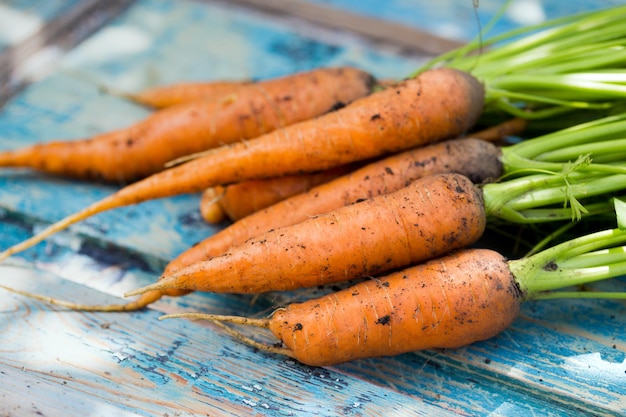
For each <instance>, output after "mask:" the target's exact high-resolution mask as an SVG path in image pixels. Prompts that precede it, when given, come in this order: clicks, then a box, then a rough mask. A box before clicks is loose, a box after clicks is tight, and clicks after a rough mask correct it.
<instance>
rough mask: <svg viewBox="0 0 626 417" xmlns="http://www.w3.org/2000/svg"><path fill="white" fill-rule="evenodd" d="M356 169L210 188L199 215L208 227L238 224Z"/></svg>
mask: <svg viewBox="0 0 626 417" xmlns="http://www.w3.org/2000/svg"><path fill="white" fill-rule="evenodd" d="M355 166H356V164H348V165H342V166H339V167H336V168H331V169H327V170H325V171H321V172H315V173H312V174H300V175H287V176H283V177H276V178H268V179H261V180H249V181H243V182H239V183H236V184H231V185H227V186H216V187H211V188H207V189H206V190H205V191H204V192H203V193H202V196H201V198H200V214H202V218H203V219H204V220H205V221H206V222H208V223H219V222H221V221H223V220H224V219H226V218H228V219H229V220H239V219H241V218H244V217H246V216H248V215H250V214H252V213H254V212H257V211H259V210H262V209H264V208H266V207H269V206H271V205H272V204H274V203H277V202H279V201H282V200H285V199H286V198H288V197H291V196H293V195H296V194H300V193H303V192H306V191H308V190H310V189H311V188H312V187H315V186H316V185H320V184H323V183H325V182H328V181H330V180H332V179H335V178H337V177H339V176H341V175H343V174H346V173H348V172H349V171H350V170H352V169H354V168H355Z"/></svg>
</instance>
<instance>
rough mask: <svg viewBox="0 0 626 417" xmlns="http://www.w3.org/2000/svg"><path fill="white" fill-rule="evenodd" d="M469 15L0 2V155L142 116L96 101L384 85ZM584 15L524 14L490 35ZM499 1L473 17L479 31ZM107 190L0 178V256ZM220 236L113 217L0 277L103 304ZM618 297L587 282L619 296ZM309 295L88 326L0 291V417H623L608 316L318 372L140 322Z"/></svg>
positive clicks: (176, 326)
mask: <svg viewBox="0 0 626 417" xmlns="http://www.w3.org/2000/svg"><path fill="white" fill-rule="evenodd" d="M471 3H472V2H470V1H469V0H468V1H464V0H440V1H438V2H429V1H427V0H415V1H412V2H408V1H402V0H393V1H387V2H375V1H369V2H367V1H366V2H363V1H354V0H352V1H350V0H333V1H321V0H318V1H314V0H310V1H304V0H283V1H278V0H273V1H269V0H268V1H261V0H239V1H235V2H226V1H224V2H222V1H183V0H181V1H175V0H135V1H133V0H116V1H107V2H100V1H96V0H47V1H43V0H39V1H27V0H17V1H12V0H0V80H1V81H2V84H1V87H0V102H1V103H4V105H3V107H1V108H0V149H9V148H16V147H19V146H23V145H26V144H29V143H35V142H44V141H49V140H52V139H56V138H79V137H82V136H86V135H89V134H93V133H98V132H102V131H106V130H110V129H113V128H116V127H121V126H125V125H128V124H130V123H132V122H133V121H136V120H139V119H140V118H142V117H143V116H145V115H146V114H147V111H146V110H145V109H143V108H140V107H138V106H135V105H132V104H130V103H129V102H127V101H125V100H123V99H122V98H120V97H118V96H116V95H114V94H107V93H103V92H102V89H101V87H108V88H110V89H115V90H119V91H134V90H137V89H140V88H142V87H145V86H149V85H154V84H161V83H167V82H172V81H180V80H199V79H215V78H250V77H252V78H259V79H261V78H268V77H274V76H279V75H283V74H287V73H291V72H295V71H300V70H305V69H309V68H313V67H318V66H331V65H341V64H350V65H356V66H359V67H362V68H364V69H366V70H369V71H371V72H372V73H374V74H375V75H376V76H378V77H381V78H391V77H396V78H399V77H402V76H404V75H406V74H408V73H410V72H411V71H412V70H414V69H415V68H417V67H418V66H419V65H420V63H422V62H424V61H425V60H426V59H428V58H429V57H431V56H432V55H433V54H437V53H440V52H443V51H444V50H446V49H448V48H450V47H452V46H454V45H456V44H459V42H463V41H466V40H468V39H469V38H471V37H472V36H474V34H475V32H476V30H477V20H476V17H475V12H474V10H473V9H472V4H471ZM519 3H520V4H521V3H522V2H521V1H520V2H519ZM541 3H543V6H541ZM587 3H588V2H583V1H568V2H561V1H558V0H553V1H551V2H540V1H536V2H535V1H533V2H530V1H529V2H526V3H524V4H525V6H523V7H524V8H523V9H517V12H516V13H512V14H511V15H508V16H506V17H505V19H503V20H502V22H501V24H500V25H499V26H497V27H496V28H495V29H494V30H495V31H502V30H505V29H507V28H510V27H512V26H515V25H520V24H526V23H529V22H530V21H532V20H533V19H535V20H536V19H540V18H542V17H554V16H557V15H563V14H567V13H571V12H574V11H577V10H582V9H584V8H585V7H589V5H588V4H587ZM596 3H597V4H594V6H598V7H599V6H607V5H610V4H611V2H609V1H605V2H599V1H598V2H596ZM613 3H617V2H613ZM383 4H384V5H385V6H384V7H383ZM498 4H499V2H496V1H486V0H485V1H481V2H480V7H479V9H478V16H479V18H480V20H481V22H482V24H485V22H486V20H487V19H488V18H489V17H490V16H492V15H493V13H495V10H496V8H497V5H498ZM533 7H534V8H533ZM542 7H543V8H542ZM520 10H521V11H520ZM114 189H115V187H111V186H104V185H94V184H86V183H81V182H76V181H69V180H63V179H59V178H51V177H46V176H44V175H39V174H36V173H33V172H30V171H25V170H2V171H0V249H4V248H6V247H8V246H10V245H13V244H15V243H17V242H19V241H21V240H23V239H25V238H27V237H28V236H30V235H32V233H33V232H34V231H36V230H39V229H40V228H41V227H43V226H45V225H47V224H49V223H50V222H53V221H55V220H58V219H60V218H61V217H63V216H65V215H67V214H69V213H72V212H74V211H76V210H77V209H79V208H82V207H84V206H85V205H86V204H88V203H90V202H92V201H95V200H97V199H99V198H101V197H103V196H105V195H108V194H110V193H111V192H113V191H114ZM220 227H223V225H220V226H209V225H207V224H205V223H204V222H203V221H202V220H201V218H200V215H199V211H198V196H197V195H184V196H179V197H176V198H169V199H163V200H158V201H152V202H148V203H144V204H141V205H138V206H134V207H128V208H125V209H119V210H114V211H111V212H108V213H104V214H102V215H99V216H96V217H94V218H92V219H89V220H88V221H85V222H82V223H80V224H78V225H76V226H75V227H72V228H71V229H70V230H69V231H67V232H64V233H60V234H59V235H56V236H55V237H53V238H51V239H49V240H47V241H46V242H44V243H42V244H40V245H38V246H36V247H35V248H33V249H31V250H28V251H26V252H24V253H21V254H19V256H16V257H14V258H11V260H10V261H9V262H7V263H5V264H4V265H2V266H0V282H2V283H5V284H8V285H11V286H14V287H19V288H22V289H27V290H31V291H34V292H37V293H42V294H47V295H52V296H57V297H60V298H63V299H70V300H75V301H81V302H85V303H104V302H119V301H120V297H121V296H122V294H123V293H124V292H125V291H128V290H130V289H132V288H135V287H137V286H139V285H145V284H148V283H150V282H153V281H154V279H155V277H156V276H157V275H158V273H159V271H160V270H161V269H162V268H163V266H164V265H165V264H166V262H167V261H168V260H170V259H172V258H173V257H174V256H176V255H177V254H178V253H180V252H181V251H182V250H184V249H185V248H187V247H188V246H190V245H192V244H193V243H194V242H197V241H198V240H200V239H202V238H204V237H206V236H208V235H210V234H212V233H214V232H215V231H216V230H218V229H219V228H220ZM624 283H625V281H624V280H617V281H614V282H611V283H607V284H604V285H605V286H606V287H607V288H610V289H615V290H617V289H620V288H621V290H622V291H623V288H624ZM312 295H314V291H309V292H307V293H306V294H305V295H302V294H301V293H298V294H268V295H264V296H262V297H259V298H255V297H247V296H234V295H219V296H218V295H211V294H191V295H189V296H186V297H181V298H177V299H171V298H168V299H165V300H162V301H160V302H158V303H156V304H155V305H153V306H151V308H149V309H146V310H144V311H140V312H134V313H108V314H107V313H84V312H73V311H66V310H63V309H61V308H57V307H53V306H50V305H48V304H44V303H41V302H37V301H33V300H32V299H28V298H25V297H22V296H18V295H14V294H12V293H8V292H5V291H0V314H1V315H2V321H1V322H0V335H1V336H0V381H1V383H0V416H2V417H4V416H31V415H45V416H57V415H63V416H110V415H114V416H127V415H128V416H130V415H141V416H186V415H209V416H222V415H236V416H241V415H267V416H283V415H318V416H335V415H355V416H366V415H367V416H403V415H427V416H431V415H437V416H452V415H498V416H528V415H541V416H573V415H624V414H625V413H626V336H625V334H624V329H625V328H626V314H625V312H626V304H625V303H624V302H618V301H601V302H599V301H592V300H562V301H550V302H532V303H528V304H526V305H525V306H524V308H523V310H522V316H521V317H520V319H519V320H517V321H516V322H515V324H514V325H513V326H512V327H511V328H510V329H509V330H507V331H505V332H504V333H502V334H501V335H499V336H498V337H495V338H493V339H491V340H488V341H485V342H482V343H477V344H474V345H472V346H468V347H466V348H462V349H456V350H447V351H426V352H419V353H411V354H405V355H400V356H397V357H391V358H379V359H371V360H361V361H356V362H353V363H348V364H344V365H341V366H336V367H329V368H312V367H308V366H304V365H302V364H299V363H296V362H294V361H293V360H289V359H285V358H283V357H279V356H274V355H268V354H263V353H260V352H257V351H255V350H254V349H251V348H249V347H247V346H244V345H242V344H240V343H238V342H236V341H234V340H233V339H232V338H231V337H230V336H228V335H226V334H224V333H223V332H222V331H220V330H219V329H216V328H214V327H212V326H210V325H207V324H204V323H200V322H190V321H186V320H169V321H162V322H161V321H158V320H157V318H158V317H159V316H160V315H161V314H163V313H164V312H176V311H189V310H191V311H197V310H204V311H211V312H215V313H223V314H244V315H253V316H260V315H263V314H265V313H267V312H269V311H271V308H272V306H275V305H278V304H280V303H283V302H286V301H288V300H291V299H294V298H295V297H298V296H312Z"/></svg>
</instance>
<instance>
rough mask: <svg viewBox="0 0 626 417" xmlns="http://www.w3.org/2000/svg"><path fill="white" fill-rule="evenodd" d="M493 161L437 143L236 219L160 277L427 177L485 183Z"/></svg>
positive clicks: (472, 142) (473, 145) (476, 145)
mask: <svg viewBox="0 0 626 417" xmlns="http://www.w3.org/2000/svg"><path fill="white" fill-rule="evenodd" d="M499 158H500V150H499V148H497V147H496V146H495V145H493V144H491V143H488V142H485V141H482V140H478V139H471V138H468V139H454V140H448V141H443V142H440V143H436V144H432V145H428V146H423V147H419V148H415V149H411V150H408V151H405V152H402V153H400V154H396V155H392V156H390V157H387V158H383V159H381V160H378V161H375V162H372V163H369V164H367V165H365V166H363V167H361V168H360V169H357V170H355V171H353V172H351V173H348V174H346V175H344V176H342V177H339V178H336V179H335V180H332V181H329V182H327V183H325V184H321V185H319V186H317V187H314V188H312V189H311V190H309V191H308V192H306V193H301V194H298V195H295V196H293V197H291V198H288V199H286V200H283V201H281V202H279V203H276V204H274V205H272V206H270V207H268V208H266V209H263V210H261V211H258V212H255V213H253V214H251V215H249V216H247V217H245V218H243V219H240V220H239V221H237V222H235V223H233V224H231V225H229V226H227V227H226V228H224V229H222V230H221V231H219V232H218V233H216V234H214V235H212V236H210V237H208V238H207V239H204V240H203V241H201V242H199V243H198V244H196V245H194V246H193V247H191V248H189V249H187V250H186V251H184V252H182V253H181V254H179V255H178V256H177V257H176V258H175V259H174V260H172V261H171V262H170V264H169V265H168V266H167V268H166V273H170V274H171V273H174V272H175V271H176V270H178V269H181V268H183V267H185V266H188V265H191V264H193V263H196V262H200V261H205V260H208V259H210V258H212V257H215V256H219V255H221V254H223V253H224V252H226V251H227V250H228V249H229V248H230V247H232V246H234V245H238V244H241V243H243V242H245V241H246V240H248V239H250V238H253V237H255V236H258V235H259V234H261V233H264V232H267V231H268V230H270V229H277V228H279V227H285V226H290V225H293V224H296V223H299V222H301V221H304V220H306V219H308V218H310V217H312V216H315V215H319V214H323V213H327V212H329V211H332V210H335V209H337V208H339V207H342V206H346V205H348V204H352V203H355V202H357V201H360V200H363V199H367V198H372V197H375V196H378V195H381V194H386V193H390V192H394V191H397V190H399V189H400V188H402V187H404V186H406V185H407V184H409V183H410V182H412V181H414V180H417V179H419V178H422V177H425V176H428V175H433V174H439V173H446V172H453V173H458V174H462V175H465V176H466V177H468V178H470V179H471V180H472V182H474V183H478V184H480V183H483V182H487V181H489V180H490V179H495V178H498V177H499V176H500V175H501V174H502V163H501V161H500V159H499Z"/></svg>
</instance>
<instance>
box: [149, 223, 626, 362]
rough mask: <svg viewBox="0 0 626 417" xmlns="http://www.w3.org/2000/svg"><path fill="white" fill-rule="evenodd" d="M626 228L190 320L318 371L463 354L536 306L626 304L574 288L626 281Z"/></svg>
mask: <svg viewBox="0 0 626 417" xmlns="http://www.w3.org/2000/svg"><path fill="white" fill-rule="evenodd" d="M625 243H626V230H623V229H619V228H617V229H607V230H601V231H598V232H593V233H590V234H587V235H583V236H579V237H576V238H574V239H571V240H567V241H564V242H561V243H559V244H557V245H554V246H552V247H549V248H547V249H543V250H541V251H540V252H536V253H534V254H533V255H530V256H526V257H523V258H521V259H515V260H507V259H505V258H504V257H503V256H502V255H500V254H499V253H497V252H495V251H493V250H490V249H462V250H459V251H456V252H452V253H450V254H446V255H445V256H442V257H440V258H437V259H432V260H430V261H427V262H425V263H422V264H419V265H413V266H410V267H408V268H406V269H404V270H399V271H395V272H392V273H390V274H389V275H387V276H382V277H377V278H373V279H370V280H367V281H362V282H360V283H358V284H356V285H353V286H352V287H348V288H346V289H344V290H341V291H338V292H334V293H332V294H329V295H325V296H322V297H320V298H316V299H311V300H308V301H305V302H303V303H299V304H292V305H288V306H287V307H285V308H279V309H277V310H276V311H274V313H273V314H272V315H271V316H270V318H267V319H250V318H246V317H236V316H219V315H214V314H201V313H200V314H198V313H182V314H173V315H168V316H163V317H161V318H171V317H188V318H198V319H205V320H213V321H214V322H215V323H216V324H219V325H220V327H223V328H224V329H226V330H227V331H228V332H229V333H231V334H232V335H233V336H235V337H236V338H237V339H239V340H241V341H242V342H245V343H249V344H250V345H252V346H254V347H256V348H258V349H261V350H263V351H267V352H273V353H280V354H285V355H288V356H290V357H293V358H295V359H297V360H299V361H301V362H303V363H305V364H308V365H314V366H326V365H335V364H338V363H342V362H346V361H351V360H354V359H360V358H368V357H376V356H390V355H397V354H400V353H405V352H412V351H418V350H423V349H435V348H438V349H442V348H458V347H461V346H465V345H468V344H471V343H474V342H477V341H481V340H486V339H489V338H491V337H493V336H495V335H497V334H498V333H500V332H501V331H503V330H505V329H506V328H507V327H509V326H510V325H511V324H512V323H513V321H514V320H515V319H516V318H517V317H518V315H519V312H520V305H521V303H522V302H525V301H528V300H554V299H559V298H561V299H562V298H603V299H621V300H623V299H626V292H623V291H612V292H611V291H609V292H604V291H580V290H579V291H576V290H574V291H571V290H567V289H568V288H573V287H575V286H580V285H585V284H590V283H593V282H597V281H601V280H607V279H612V278H616V277H622V276H623V275H624V273H625V272H626V260H625V259H624V257H623V256H621V255H623V253H624V248H625V247H624V246H623V245H624V244H625ZM224 322H231V323H236V324H245V325H252V326H258V327H263V328H267V329H269V330H270V331H271V333H273V334H274V336H275V337H276V338H277V339H279V340H280V341H281V342H282V344H283V346H282V347H277V346H275V345H272V346H269V345H266V344H263V343H260V342H257V341H255V340H254V339H251V338H248V337H246V336H244V335H242V334H241V333H239V332H237V331H235V330H234V329H232V328H230V327H228V326H225V325H224V324H223V323H224Z"/></svg>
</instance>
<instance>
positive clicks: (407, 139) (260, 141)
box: [0, 68, 484, 261]
mask: <svg viewBox="0 0 626 417" xmlns="http://www.w3.org/2000/svg"><path fill="white" fill-rule="evenodd" d="M483 95H484V90H483V88H482V85H481V84H480V83H479V82H478V81H477V80H476V79H475V78H474V77H472V76H471V75H469V74H468V73H465V72H462V71H458V70H454V69H447V68H440V69H433V70H429V71H426V72H424V73H422V74H420V76H418V77H417V78H414V79H411V80H407V81H405V82H403V83H400V84H398V85H397V86H396V87H394V88H388V89H386V90H383V91H380V92H377V93H374V94H372V95H370V96H368V97H364V98H362V99H359V100H357V101H355V102H354V103H352V104H350V105H348V106H346V107H344V108H342V109H340V110H337V111H335V112H332V113H328V114H326V115H324V116H320V117H318V118H316V119H312V120H307V121H303V122H300V123H297V124H294V125H290V126H287V127H285V128H282V129H278V130H276V131H274V132H271V133H268V134H266V135H262V136H259V137H257V138H255V139H252V140H250V141H246V142H240V143H235V144H231V145H228V146H224V147H221V148H217V149H215V150H213V151H212V152H210V153H208V154H207V155H205V156H203V157H200V158H197V159H194V160H191V161H189V162H187V163H185V164H182V165H179V166H176V167H174V168H171V169H167V170H165V171H162V172H160V173H157V174H154V175H152V176H150V177H148V178H146V179H144V180H142V181H139V182H136V183H134V184H131V185H129V186H127V187H124V188H122V189H121V190H119V191H117V192H116V193H114V194H112V195H110V196H108V197H107V198H104V199H103V200H100V201H98V202H95V203H93V204H92V205H90V206H89V207H86V208H85V209H83V210H81V211H79V212H77V213H74V214H72V215H70V216H68V217H66V218H64V219H62V220H60V221H58V222H57V223H55V224H53V225H51V226H49V227H48V228H47V229H45V230H43V231H42V232H40V233H39V234H37V235H35V236H33V237H31V238H30V239H27V240H25V241H23V242H21V243H19V244H17V245H15V246H13V247H11V248H9V249H7V250H5V251H4V252H2V253H0V261H2V260H4V259H6V258H7V257H9V256H11V255H12V254H14V253H17V252H19V251H21V250H24V249H27V248H29V247H31V246H33V245H34V244H36V243H38V242H41V241H42V240H43V239H45V238H46V237H48V236H50V235H52V234H54V233H56V232H58V231H60V230H63V229H65V228H66V227H68V226H70V225H72V224H74V223H77V222H79V221H81V220H83V219H85V218H87V217H90V216H93V215H95V214H98V213H101V212H103V211H106V210H111V209H114V208H117V207H122V206H129V205H132V204H138V203H141V202H143V201H147V200H150V199H155V198H163V197H169V196H173V195H177V194H184V193H194V192H200V191H203V190H204V189H206V188H208V187H211V186H215V185H223V184H228V183H232V182H239V181H243V180H248V179H255V178H268V177H276V176H281V175H288V174H297V173H302V172H314V171H318V170H324V169H329V168H332V167H336V166H340V165H343V164H347V163H351V162H354V161H359V160H367V159H370V158H374V157H378V156H381V155H385V154H389V153H394V152H398V151H401V150H404V149H409V148H412V147H415V146H419V145H424V144H426V143H428V142H433V141H438V140H441V139H445V138H449V137H454V136H457V135H459V134H461V133H463V132H464V131H466V130H467V129H469V128H470V127H471V126H472V125H473V124H474V123H475V122H476V119H477V118H478V117H479V115H480V114H481V112H482V107H483Z"/></svg>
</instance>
